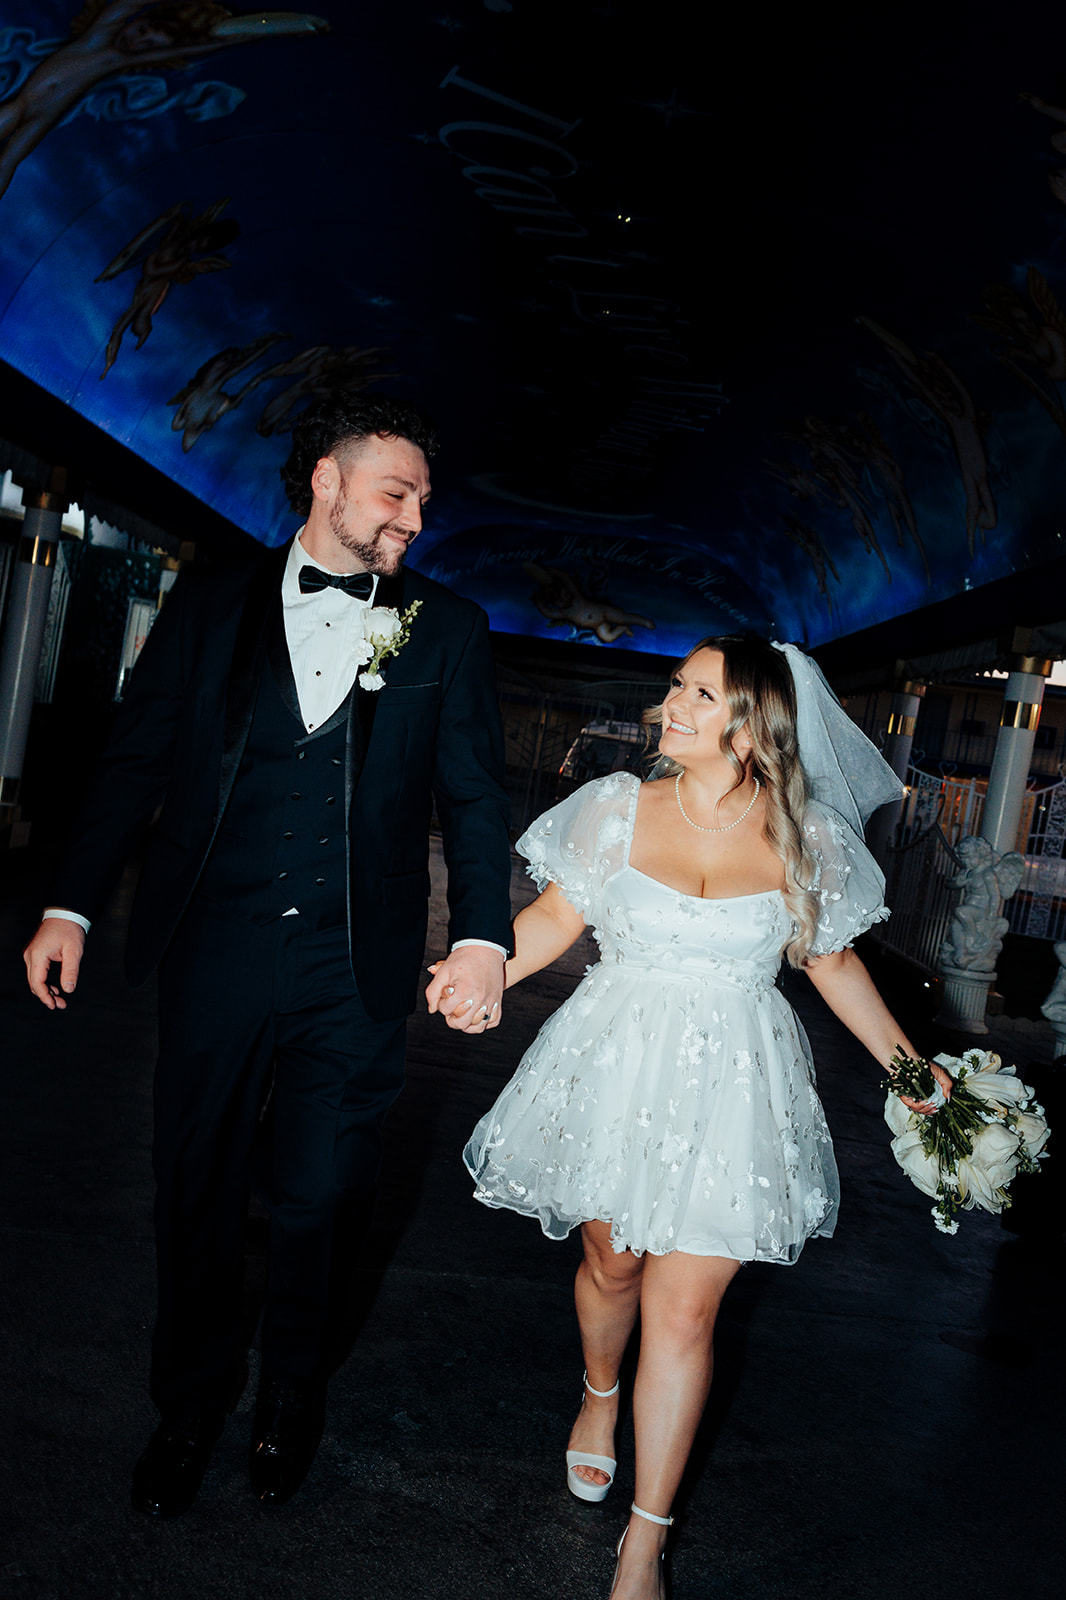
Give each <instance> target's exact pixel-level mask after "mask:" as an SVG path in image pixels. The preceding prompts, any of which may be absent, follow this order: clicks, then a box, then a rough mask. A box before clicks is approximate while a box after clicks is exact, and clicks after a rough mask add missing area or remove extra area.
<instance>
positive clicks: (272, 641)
mask: <svg viewBox="0 0 1066 1600" xmlns="http://www.w3.org/2000/svg"><path fill="white" fill-rule="evenodd" d="M266 638H267V646H266V653H267V660H268V661H269V663H270V672H271V676H272V677H273V679H274V682H275V683H276V684H277V687H278V693H279V694H280V695H281V698H282V699H283V700H284V702H285V704H286V705H287V706H288V708H289V710H290V711H291V712H292V714H293V716H294V717H295V718H296V720H297V722H298V723H299V724H300V726H301V728H302V727H303V713H302V712H301V710H300V695H299V691H298V690H297V688H296V678H295V675H294V674H293V670H292V657H291V656H290V655H289V646H288V642H287V640H286V638H285V612H284V609H283V607H282V604H281V592H280V590H279V591H278V593H277V594H276V595H275V596H274V600H273V602H272V603H271V604H270V605H269V607H268V611H267V624H266Z"/></svg>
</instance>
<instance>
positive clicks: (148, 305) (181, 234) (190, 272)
mask: <svg viewBox="0 0 1066 1600" xmlns="http://www.w3.org/2000/svg"><path fill="white" fill-rule="evenodd" d="M228 205H229V200H228V198H227V199H225V200H216V201H215V204H214V205H212V206H208V208H207V210H206V211H202V212H201V213H200V215H199V216H193V215H191V208H190V207H189V206H188V204H187V203H184V202H182V203H179V204H178V205H174V206H171V207H170V208H169V210H167V211H164V212H163V213H162V215H161V216H158V217H156V218H155V220H154V221H153V222H150V223H149V224H148V226H147V227H146V228H142V229H141V231H140V233H139V234H137V236H136V238H134V239H131V240H130V242H129V244H127V245H124V246H123V248H122V249H121V250H120V251H119V253H118V255H117V256H116V257H115V259H114V261H112V262H111V263H110V265H109V266H106V267H105V268H104V270H103V272H101V273H100V275H99V277H98V278H97V279H96V282H97V283H106V282H109V281H110V279H112V278H117V277H118V275H119V273H120V272H126V271H128V270H129V269H130V268H131V267H136V266H140V269H141V273H140V277H139V278H138V280H137V283H136V286H135V287H134V290H133V297H132V299H131V300H130V303H129V305H128V306H127V307H126V310H125V311H124V312H123V313H122V315H121V316H120V317H119V319H118V321H117V322H116V323H115V325H114V327H113V328H112V329H111V337H110V339H108V341H107V355H106V359H105V362H104V370H103V372H101V374H100V376H101V378H106V377H107V375H108V373H109V372H110V371H111V368H112V367H113V366H114V364H115V360H116V358H117V356H118V352H119V349H120V347H121V345H122V340H123V337H124V335H125V333H126V329H127V328H132V329H133V331H134V333H135V334H136V335H137V349H138V350H139V349H140V348H141V346H142V344H143V343H144V341H145V340H146V339H147V337H148V335H149V334H150V333H151V331H152V318H153V317H154V316H155V314H156V312H157V311H158V310H159V308H160V306H161V305H162V304H163V301H164V300H165V299H166V297H167V294H168V292H169V290H170V287H171V285H172V284H175V283H191V282H192V281H193V279H194V278H199V277H202V276H203V275H204V274H205V273H208V272H221V271H222V270H223V269H224V268H225V267H228V266H229V265H230V262H229V259H228V257H226V256H224V255H222V254H221V253H220V252H221V251H222V250H224V249H225V248H226V246H227V245H230V244H232V243H233V241H234V239H236V237H237V235H238V234H239V233H240V231H241V230H240V226H239V224H238V223H236V222H233V221H232V220H230V219H228V218H227V219H226V220H224V221H223V220H221V213H222V212H223V211H224V210H225V208H226V207H227V206H228ZM161 228H164V229H165V230H166V231H165V232H164V234H163V237H162V238H161V239H160V240H159V242H158V243H157V244H154V245H152V244H151V241H152V240H153V239H154V238H155V237H156V235H157V234H158V233H159V230H160V229H161ZM150 245H151V248H149V246H150Z"/></svg>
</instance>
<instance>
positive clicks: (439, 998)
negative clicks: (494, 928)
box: [426, 944, 503, 1033]
mask: <svg viewBox="0 0 1066 1600" xmlns="http://www.w3.org/2000/svg"><path fill="white" fill-rule="evenodd" d="M430 971H431V972H432V973H433V982H432V983H431V984H430V985H429V987H428V988H427V990H426V1000H427V1002H428V1004H429V1009H430V1011H439V1012H440V1014H441V1016H442V1017H443V1018H444V1020H445V1021H446V1022H447V1024H448V1026H449V1028H458V1029H459V1030H460V1031H461V1032H462V1033H484V1032H485V1030H486V1029H487V1028H495V1027H498V1026H499V1021H500V1002H501V1000H502V998H503V954H502V952H501V951H499V950H490V949H488V948H487V947H486V946H485V945H478V944H465V945H463V946H462V947H461V948H460V949H458V950H453V951H452V953H451V955H450V956H446V957H445V958H444V960H443V961H438V962H436V963H435V964H434V965H433V966H432V967H431V968H430Z"/></svg>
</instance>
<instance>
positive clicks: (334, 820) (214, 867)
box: [199, 651, 348, 928]
mask: <svg viewBox="0 0 1066 1600" xmlns="http://www.w3.org/2000/svg"><path fill="white" fill-rule="evenodd" d="M271 656H272V661H271V664H270V665H265V666H264V669H263V675H262V678H261V680H260V684H259V692H258V695H257V697H256V703H255V714H254V716H253V718H252V726H251V729H250V732H249V735H248V743H247V745H246V746H245V751H244V755H243V757H242V759H241V764H240V768H239V770H238V773H237V777H236V780H235V782H234V785H233V789H232V792H231V794H230V798H229V804H228V805H227V807H226V814H225V816H224V818H223V820H222V825H221V827H220V829H219V832H218V835H217V837H216V839H215V843H214V847H213V848H212V851H211V854H210V856H209V858H208V861H207V864H206V866H205V868H204V873H203V877H202V878H201V880H200V886H199V893H200V894H201V895H202V896H203V897H204V898H205V899H208V900H211V901H212V902H214V903H216V904H218V905H219V906H220V907H224V909H225V912H226V914H227V915H228V916H234V917H240V918H245V919H248V920H249V921H252V922H258V923H265V922H272V921H273V920H274V919H275V918H276V917H280V916H283V915H284V913H285V912H286V911H288V910H289V908H290V907H292V906H295V907H296V909H297V910H298V911H299V913H300V915H301V917H302V918H303V919H304V920H305V921H306V922H308V923H310V925H311V926H312V927H315V928H333V927H339V926H341V924H343V923H344V922H345V921H346V919H347V914H348V910H347V887H346V878H347V870H348V863H347V850H346V847H345V814H344V810H345V808H344V750H345V737H346V728H347V722H348V702H347V699H345V700H344V701H343V702H342V703H341V705H340V706H338V707H337V710H336V711H335V712H334V713H333V715H332V717H330V719H329V721H328V722H324V723H323V724H322V726H321V727H320V728H316V730H315V731H314V733H310V734H309V733H307V732H306V730H305V729H304V726H303V723H302V722H301V721H300V720H299V718H298V716H297V715H296V714H295V711H294V709H293V707H294V704H295V701H296V695H295V684H294V683H293V682H292V669H291V667H290V666H289V661H288V654H287V652H285V653H284V654H282V655H281V656H280V659H279V653H278V652H277V651H272V652H271ZM279 672H280V673H283V674H284V675H285V676H286V678H287V681H286V684H285V689H286V690H287V693H286V694H283V693H282V690H281V688H280V687H279V685H278V681H277V674H278V673H279Z"/></svg>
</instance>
